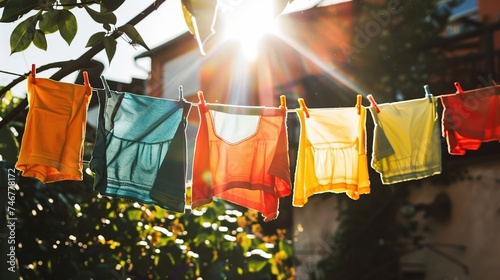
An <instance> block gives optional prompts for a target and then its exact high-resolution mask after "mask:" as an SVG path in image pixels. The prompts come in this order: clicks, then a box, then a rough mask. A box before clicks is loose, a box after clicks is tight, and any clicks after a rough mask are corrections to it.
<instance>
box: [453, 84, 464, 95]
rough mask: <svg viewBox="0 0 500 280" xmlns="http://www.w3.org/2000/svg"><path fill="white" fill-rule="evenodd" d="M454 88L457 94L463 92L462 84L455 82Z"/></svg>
mask: <svg viewBox="0 0 500 280" xmlns="http://www.w3.org/2000/svg"><path fill="white" fill-rule="evenodd" d="M454 85H455V88H456V89H457V93H459V94H464V90H463V89H462V86H461V85H460V83H459V82H455V84H454Z"/></svg>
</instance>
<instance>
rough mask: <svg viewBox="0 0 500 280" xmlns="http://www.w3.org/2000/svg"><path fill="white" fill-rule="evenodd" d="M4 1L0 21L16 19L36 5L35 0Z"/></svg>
mask: <svg viewBox="0 0 500 280" xmlns="http://www.w3.org/2000/svg"><path fill="white" fill-rule="evenodd" d="M4 2H5V4H4V5H3V6H4V9H3V13H2V18H0V22H13V21H16V20H18V19H19V18H20V17H22V16H23V15H24V14H26V13H28V12H29V11H31V10H33V9H34V8H35V7H37V6H38V1H37V0H24V1H19V0H8V1H4ZM4 2H2V3H4Z"/></svg>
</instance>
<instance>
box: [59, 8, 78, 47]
mask: <svg viewBox="0 0 500 280" xmlns="http://www.w3.org/2000/svg"><path fill="white" fill-rule="evenodd" d="M57 26H58V27H59V32H60V33H61V36H62V37H63V38H64V40H65V41H66V42H67V43H68V45H70V44H71V42H72V41H73V39H74V38H75V35H76V31H77V30H78V23H77V21H76V17H75V15H73V13H72V12H70V11H67V10H59V11H57Z"/></svg>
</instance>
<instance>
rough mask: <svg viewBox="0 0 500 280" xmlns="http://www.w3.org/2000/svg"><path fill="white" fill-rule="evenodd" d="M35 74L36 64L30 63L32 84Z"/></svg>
mask: <svg viewBox="0 0 500 280" xmlns="http://www.w3.org/2000/svg"><path fill="white" fill-rule="evenodd" d="M35 76H36V66H35V64H31V78H32V79H31V82H32V83H33V84H34V83H35V82H36V81H35Z"/></svg>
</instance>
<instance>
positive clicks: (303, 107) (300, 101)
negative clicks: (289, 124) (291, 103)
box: [297, 98, 309, 118]
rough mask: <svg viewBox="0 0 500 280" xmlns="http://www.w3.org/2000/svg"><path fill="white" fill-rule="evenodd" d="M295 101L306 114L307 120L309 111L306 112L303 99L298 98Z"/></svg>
mask: <svg viewBox="0 0 500 280" xmlns="http://www.w3.org/2000/svg"><path fill="white" fill-rule="evenodd" d="M297 101H298V102H299V105H300V108H301V109H302V110H303V111H304V113H305V114H306V118H309V111H308V110H307V106H306V102H304V99H303V98H299V99H297Z"/></svg>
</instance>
